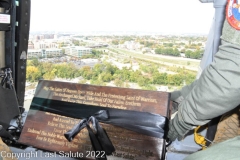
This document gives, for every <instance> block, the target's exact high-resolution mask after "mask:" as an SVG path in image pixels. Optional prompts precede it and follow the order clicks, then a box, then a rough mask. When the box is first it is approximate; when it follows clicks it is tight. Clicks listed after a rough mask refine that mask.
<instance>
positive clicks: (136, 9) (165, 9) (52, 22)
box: [30, 0, 214, 34]
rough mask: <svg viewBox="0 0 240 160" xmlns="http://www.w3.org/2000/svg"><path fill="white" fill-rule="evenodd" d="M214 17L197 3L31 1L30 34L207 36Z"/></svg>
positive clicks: (158, 0)
mask: <svg viewBox="0 0 240 160" xmlns="http://www.w3.org/2000/svg"><path fill="white" fill-rule="evenodd" d="M213 16H214V8H213V4H212V3H208V4H207V3H201V2H200V1H199V0H171V1H169V0H31V25H30V31H31V32H34V31H55V32H59V31H74V32H86V31H107V32H115V31H122V32H126V31H134V32H163V33H165V32H166V33H199V34H207V33H208V32H209V30H210V27H211V23H212V19H213Z"/></svg>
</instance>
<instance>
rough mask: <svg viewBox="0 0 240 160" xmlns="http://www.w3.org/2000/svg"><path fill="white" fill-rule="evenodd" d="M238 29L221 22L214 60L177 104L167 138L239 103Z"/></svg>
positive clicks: (239, 59) (175, 135)
mask: <svg viewBox="0 0 240 160" xmlns="http://www.w3.org/2000/svg"><path fill="white" fill-rule="evenodd" d="M239 37H240V31H237V30H235V29H233V28H231V26H229V24H228V22H227V21H225V23H224V27H223V34H222V37H221V39H222V45H221V46H220V47H219V51H218V53H216V55H215V57H214V61H213V62H212V63H211V64H210V65H209V66H208V67H206V69H205V70H204V71H203V73H202V75H201V77H200V78H199V79H198V81H197V83H196V84H195V85H194V86H193V88H192V90H191V92H190V93H189V94H188V95H187V96H186V98H185V99H184V100H183V101H182V102H181V103H180V104H179V110H178V113H177V115H176V116H175V117H174V119H173V120H172V121H171V122H170V126H169V127H170V128H169V132H168V137H169V139H170V140H175V139H176V138H181V137H182V136H184V135H185V134H186V132H187V131H188V130H191V129H193V128H195V127H196V126H198V125H204V124H206V123H208V122H209V121H210V120H211V119H212V118H214V117H217V116H219V115H222V114H224V113H226V112H228V111H230V110H232V109H234V108H235V107H236V106H237V105H238V104H240V39H239Z"/></svg>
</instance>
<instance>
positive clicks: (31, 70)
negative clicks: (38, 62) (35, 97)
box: [26, 66, 41, 82]
mask: <svg viewBox="0 0 240 160" xmlns="http://www.w3.org/2000/svg"><path fill="white" fill-rule="evenodd" d="M40 77H41V73H40V71H39V70H38V68H37V67H35V66H28V67H27V73H26V79H27V80H28V81H31V82H34V81H37V80H39V79H40Z"/></svg>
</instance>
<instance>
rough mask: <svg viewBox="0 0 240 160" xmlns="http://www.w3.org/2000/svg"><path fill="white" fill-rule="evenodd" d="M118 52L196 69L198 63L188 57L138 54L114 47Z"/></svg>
mask: <svg viewBox="0 0 240 160" xmlns="http://www.w3.org/2000/svg"><path fill="white" fill-rule="evenodd" d="M114 50H115V51H117V52H118V53H119V54H121V53H122V54H126V55H129V56H132V57H135V58H139V59H142V60H149V61H152V62H156V63H160V64H164V65H168V66H179V67H185V68H186V69H189V70H193V71H198V66H199V64H200V60H195V59H189V58H181V57H170V56H162V55H154V54H153V55H151V54H140V53H136V52H132V51H127V50H124V49H118V48H114Z"/></svg>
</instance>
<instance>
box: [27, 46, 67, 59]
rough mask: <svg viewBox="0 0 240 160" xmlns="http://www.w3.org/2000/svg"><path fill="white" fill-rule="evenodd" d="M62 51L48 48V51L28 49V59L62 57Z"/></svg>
mask: <svg viewBox="0 0 240 160" xmlns="http://www.w3.org/2000/svg"><path fill="white" fill-rule="evenodd" d="M62 55H63V53H62V49H57V48H49V49H29V50H28V54H27V56H28V58H52V57H57V56H62Z"/></svg>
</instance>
